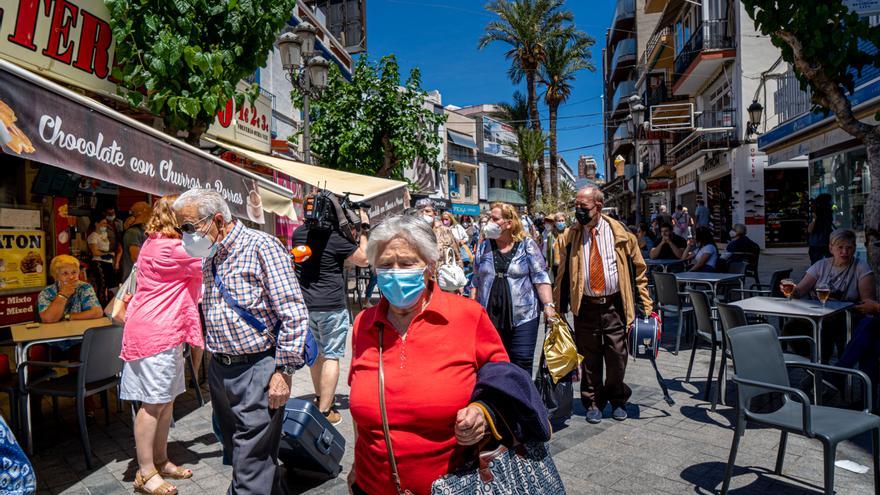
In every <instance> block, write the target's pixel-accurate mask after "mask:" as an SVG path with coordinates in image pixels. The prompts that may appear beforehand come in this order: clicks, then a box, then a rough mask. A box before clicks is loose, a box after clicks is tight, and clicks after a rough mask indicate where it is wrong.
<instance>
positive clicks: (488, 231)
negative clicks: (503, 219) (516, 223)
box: [483, 222, 501, 239]
mask: <svg viewBox="0 0 880 495" xmlns="http://www.w3.org/2000/svg"><path fill="white" fill-rule="evenodd" d="M483 237H485V238H486V239H498V238H499V237H501V226H500V225H498V224H497V223H495V222H489V223H487V224H486V226H485V227H483Z"/></svg>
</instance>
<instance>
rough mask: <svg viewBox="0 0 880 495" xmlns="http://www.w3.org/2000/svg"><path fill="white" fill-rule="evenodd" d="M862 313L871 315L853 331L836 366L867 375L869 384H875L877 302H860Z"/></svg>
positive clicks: (879, 374) (879, 347)
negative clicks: (853, 369)
mask: <svg viewBox="0 0 880 495" xmlns="http://www.w3.org/2000/svg"><path fill="white" fill-rule="evenodd" d="M861 305H862V306H863V308H864V309H863V312H865V313H866V314H873V315H875V316H870V317H867V318H864V319H863V320H862V321H860V322H859V324H858V325H857V326H856V327H855V330H853V335H852V340H850V341H849V343H848V344H846V349H844V351H843V355H841V356H840V359H838V360H837V366H840V367H842V368H855V367H856V364H858V365H859V370H861V371H862V372H864V373H865V374H866V375H868V378H870V379H871V383H874V384H876V383H877V380H878V379H880V368H878V365H880V317H878V316H876V315H878V314H880V303H878V302H877V301H862V304H861Z"/></svg>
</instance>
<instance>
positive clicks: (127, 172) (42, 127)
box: [0, 70, 265, 223]
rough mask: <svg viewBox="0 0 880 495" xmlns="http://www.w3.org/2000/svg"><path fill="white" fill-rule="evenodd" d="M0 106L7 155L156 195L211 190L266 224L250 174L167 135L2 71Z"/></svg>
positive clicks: (2, 140) (2, 143)
mask: <svg viewBox="0 0 880 495" xmlns="http://www.w3.org/2000/svg"><path fill="white" fill-rule="evenodd" d="M0 105H2V107H3V108H5V109H6V110H5V111H4V112H3V119H2V122H0V125H4V126H5V127H6V130H7V132H6V133H5V134H4V135H3V136H0V147H2V149H3V151H4V152H6V153H10V154H13V155H18V156H21V157H23V158H28V159H30V160H34V161H37V162H41V163H46V164H48V165H53V166H55V167H59V168H62V169H65V170H70V171H72V172H75V173H78V174H81V175H85V176H88V177H93V178H95V179H99V180H103V181H107V182H110V183H113V184H119V185H121V186H124V187H128V188H131V189H135V190H138V191H144V192H147V193H150V194H155V195H165V194H179V193H181V192H183V191H185V190H188V189H193V188H208V189H212V190H215V191H217V192H219V193H220V194H221V195H223V197H224V198H225V199H226V201H227V203H229V207H230V209H231V210H232V213H233V214H234V215H236V216H238V217H241V218H248V219H250V220H252V221H254V222H257V223H263V222H264V221H265V219H264V217H263V214H262V201H261V198H260V197H259V192H258V188H257V185H256V183H255V181H254V179H253V178H251V177H248V176H246V175H245V174H239V173H236V172H235V171H234V170H231V169H229V168H227V167H224V166H221V165H219V164H217V163H215V162H214V161H212V160H211V159H210V158H206V157H204V156H201V155H200V154H199V153H197V152H195V151H191V150H189V149H187V147H185V146H182V145H175V144H174V143H173V142H172V139H171V138H170V137H169V138H167V139H162V138H161V137H159V135H156V133H154V132H148V131H146V130H141V129H139V128H138V127H135V126H133V125H129V124H128V123H127V122H125V121H124V120H120V119H115V118H112V117H111V116H109V115H105V114H104V113H103V112H100V111H96V110H94V109H92V108H90V107H88V106H86V105H84V104H82V103H80V102H78V101H76V100H73V99H69V98H67V97H66V96H65V95H63V94H59V93H55V92H53V91H50V90H48V89H46V88H43V87H42V86H40V85H38V84H33V83H32V82H30V81H27V80H25V79H23V78H20V77H18V76H17V75H15V74H13V73H11V72H7V71H5V70H0ZM13 123H14V127H13V125H12V124H13ZM10 129H12V130H13V131H14V132H15V133H16V134H15V135H12V134H11V131H10ZM7 134H8V135H9V136H6V135H7ZM10 137H11V139H10ZM28 144H32V145H31V146H28Z"/></svg>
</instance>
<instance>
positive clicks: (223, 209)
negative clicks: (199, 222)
mask: <svg viewBox="0 0 880 495" xmlns="http://www.w3.org/2000/svg"><path fill="white" fill-rule="evenodd" d="M187 206H195V207H196V210H197V211H198V213H199V218H205V217H208V216H212V215H214V214H215V213H220V214H222V215H223V221H225V222H231V221H232V212H231V211H230V210H229V205H228V204H226V200H225V199H223V196H221V195H220V193H218V192H217V191H214V190H212V189H190V190H189V191H187V192H185V193H183V194H181V195H180V196H179V197H178V198H177V199H176V200H174V204H173V205H172V208H174V211H180V210H182V209H183V208H186V207H187Z"/></svg>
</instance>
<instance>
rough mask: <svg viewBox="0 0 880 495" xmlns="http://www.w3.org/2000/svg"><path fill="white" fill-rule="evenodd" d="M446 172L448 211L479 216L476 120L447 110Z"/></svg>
mask: <svg viewBox="0 0 880 495" xmlns="http://www.w3.org/2000/svg"><path fill="white" fill-rule="evenodd" d="M444 111H445V113H446V126H445V127H446V136H445V137H446V139H445V148H446V169H447V177H448V183H449V201H450V203H451V211H452V213H454V214H456V215H479V214H480V197H479V194H480V182H479V177H480V165H479V162H478V161H477V127H478V126H477V120H476V119H475V118H473V117H471V116H469V115H464V114H462V113H459V112H458V108H457V107H454V106H447V107H446V108H445V109H444Z"/></svg>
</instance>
